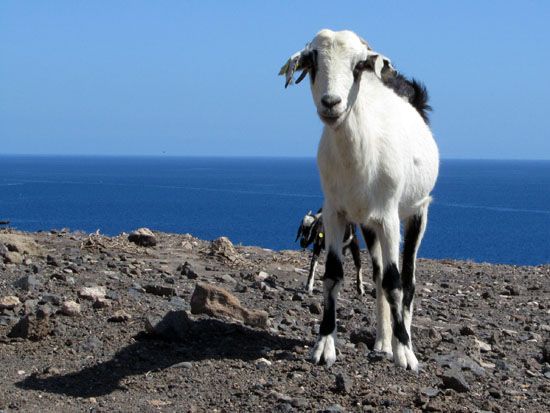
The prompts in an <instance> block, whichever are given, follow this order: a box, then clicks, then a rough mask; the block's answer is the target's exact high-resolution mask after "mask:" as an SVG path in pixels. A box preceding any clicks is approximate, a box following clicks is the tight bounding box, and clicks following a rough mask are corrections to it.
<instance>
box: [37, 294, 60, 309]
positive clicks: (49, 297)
mask: <svg viewBox="0 0 550 413" xmlns="http://www.w3.org/2000/svg"><path fill="white" fill-rule="evenodd" d="M62 302H63V300H62V299H61V297H60V296H58V295H55V294H44V295H43V296H42V298H41V299H40V301H39V304H53V305H56V306H57V305H61V303H62Z"/></svg>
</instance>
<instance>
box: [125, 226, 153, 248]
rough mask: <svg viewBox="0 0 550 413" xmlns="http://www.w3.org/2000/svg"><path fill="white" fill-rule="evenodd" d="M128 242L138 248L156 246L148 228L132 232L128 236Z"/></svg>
mask: <svg viewBox="0 0 550 413" xmlns="http://www.w3.org/2000/svg"><path fill="white" fill-rule="evenodd" d="M128 241H130V242H133V243H134V244H136V245H139V246H140V247H154V246H155V245H157V238H156V237H155V234H153V232H152V231H151V230H150V229H149V228H139V229H137V230H135V231H133V232H132V233H130V235H128Z"/></svg>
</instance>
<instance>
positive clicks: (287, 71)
mask: <svg viewBox="0 0 550 413" xmlns="http://www.w3.org/2000/svg"><path fill="white" fill-rule="evenodd" d="M310 67H311V51H310V50H309V48H308V46H306V47H305V49H303V50H300V51H299V52H296V53H294V54H293V55H292V56H290V58H289V59H288V60H287V61H286V63H285V64H284V65H283V67H281V70H279V76H285V78H286V80H285V88H286V87H287V86H288V85H290V84H292V82H293V79H294V73H296V71H297V70H302V73H300V76H298V79H296V83H300V82H301V81H302V80H303V79H304V78H305V77H306V75H307V73H308V71H309V69H310Z"/></svg>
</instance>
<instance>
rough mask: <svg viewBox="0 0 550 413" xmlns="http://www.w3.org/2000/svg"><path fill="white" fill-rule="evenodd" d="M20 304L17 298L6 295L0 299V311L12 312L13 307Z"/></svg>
mask: <svg viewBox="0 0 550 413" xmlns="http://www.w3.org/2000/svg"><path fill="white" fill-rule="evenodd" d="M20 304H21V301H19V297H16V296H15V295H6V296H4V297H2V298H0V310H4V309H6V310H13V309H14V308H15V307H17V306H18V305H20Z"/></svg>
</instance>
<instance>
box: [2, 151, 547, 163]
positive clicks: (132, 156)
mask: <svg viewBox="0 0 550 413" xmlns="http://www.w3.org/2000/svg"><path fill="white" fill-rule="evenodd" d="M0 158H45V159H47V158H49V159H53V158H88V159H115V158H123V159H155V160H157V159H279V160H281V159H289V160H315V159H316V156H314V155H311V156H301V155H296V156H293V155H168V154H143V155H136V154H127V155H126V154H124V155H122V154H53V153H52V154H28V153H7V154H6V153H0ZM440 160H441V161H465V162H467V161H488V162H550V158H549V159H544V158H462V157H441V158H440Z"/></svg>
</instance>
